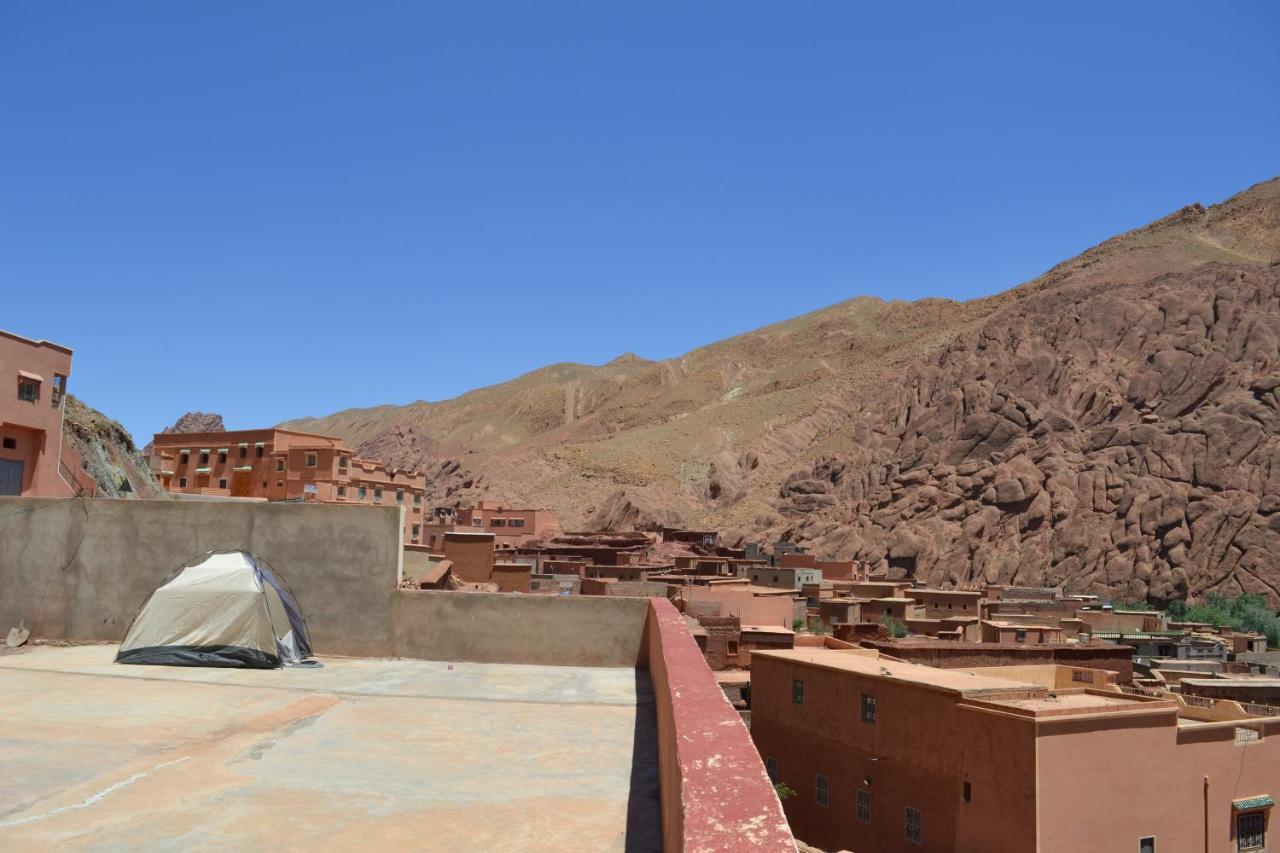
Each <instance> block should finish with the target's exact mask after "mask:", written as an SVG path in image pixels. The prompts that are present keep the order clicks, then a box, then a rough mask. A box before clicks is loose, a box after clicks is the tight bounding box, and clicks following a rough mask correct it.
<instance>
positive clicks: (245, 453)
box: [240, 447, 249, 459]
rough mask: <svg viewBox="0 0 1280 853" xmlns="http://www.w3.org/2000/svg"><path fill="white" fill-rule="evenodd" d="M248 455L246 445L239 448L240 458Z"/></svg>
mask: <svg viewBox="0 0 1280 853" xmlns="http://www.w3.org/2000/svg"><path fill="white" fill-rule="evenodd" d="M248 455H249V448H247V447H242V448H240V458H241V459H244V458H245V457H247V456H248Z"/></svg>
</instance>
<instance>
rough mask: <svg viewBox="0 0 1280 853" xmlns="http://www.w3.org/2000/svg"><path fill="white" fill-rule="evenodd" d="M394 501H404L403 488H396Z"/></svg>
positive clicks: (399, 502)
mask: <svg viewBox="0 0 1280 853" xmlns="http://www.w3.org/2000/svg"><path fill="white" fill-rule="evenodd" d="M396 503H398V504H402V503H404V489H396Z"/></svg>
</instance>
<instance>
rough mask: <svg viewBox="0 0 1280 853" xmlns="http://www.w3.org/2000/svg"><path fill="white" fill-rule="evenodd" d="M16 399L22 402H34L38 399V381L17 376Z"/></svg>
mask: <svg viewBox="0 0 1280 853" xmlns="http://www.w3.org/2000/svg"><path fill="white" fill-rule="evenodd" d="M18 399H19V400H21V401H22V402H24V403H34V402H36V401H37V400H39V399H40V383H39V382H37V381H35V380H34V379H25V378H23V377H19V378H18Z"/></svg>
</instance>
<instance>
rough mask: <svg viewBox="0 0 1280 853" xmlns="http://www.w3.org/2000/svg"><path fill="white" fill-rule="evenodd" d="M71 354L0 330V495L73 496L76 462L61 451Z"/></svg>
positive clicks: (79, 491) (79, 490)
mask: <svg viewBox="0 0 1280 853" xmlns="http://www.w3.org/2000/svg"><path fill="white" fill-rule="evenodd" d="M70 376H71V350H69V349H67V348H66V347H63V346H59V345H57V344H54V343H50V342H49V341H33V340H29V339H27V338H23V337H20V336H18V335H14V334H10V333H9V332H0V383H3V385H4V386H5V387H4V388H3V389H2V390H0V495H24V496H28V497H51V498H56V497H73V496H74V495H77V494H82V493H83V492H84V491H85V490H84V489H83V488H82V487H81V486H79V485H78V484H77V481H78V480H80V481H85V480H86V478H84V477H82V476H77V471H78V469H79V459H78V457H76V456H75V454H74V452H72V451H70V450H69V449H64V447H63V442H62V414H63V409H64V407H65V400H66V393H67V379H68V377H70ZM64 455H65V458H64Z"/></svg>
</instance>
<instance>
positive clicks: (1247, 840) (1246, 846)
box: [1236, 812, 1267, 850]
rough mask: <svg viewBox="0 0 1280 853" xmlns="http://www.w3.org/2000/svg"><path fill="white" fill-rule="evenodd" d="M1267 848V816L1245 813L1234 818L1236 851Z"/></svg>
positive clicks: (1263, 813)
mask: <svg viewBox="0 0 1280 853" xmlns="http://www.w3.org/2000/svg"><path fill="white" fill-rule="evenodd" d="M1266 846H1267V815H1266V813H1265V812H1245V813H1244V814H1241V815H1238V816H1237V817H1236V849H1237V850H1261V849H1262V848H1263V847H1266Z"/></svg>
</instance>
